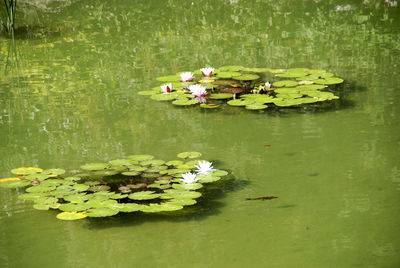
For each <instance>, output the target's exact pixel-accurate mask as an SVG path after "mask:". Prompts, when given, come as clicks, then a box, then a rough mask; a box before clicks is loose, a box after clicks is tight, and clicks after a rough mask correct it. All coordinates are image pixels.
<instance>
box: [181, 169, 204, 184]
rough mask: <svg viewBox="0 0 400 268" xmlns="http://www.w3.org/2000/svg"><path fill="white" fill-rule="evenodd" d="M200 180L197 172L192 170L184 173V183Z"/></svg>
mask: <svg viewBox="0 0 400 268" xmlns="http://www.w3.org/2000/svg"><path fill="white" fill-rule="evenodd" d="M198 180H200V179H199V178H196V174H195V173H191V172H187V173H185V174H182V179H181V181H183V182H184V183H193V182H196V181H198Z"/></svg>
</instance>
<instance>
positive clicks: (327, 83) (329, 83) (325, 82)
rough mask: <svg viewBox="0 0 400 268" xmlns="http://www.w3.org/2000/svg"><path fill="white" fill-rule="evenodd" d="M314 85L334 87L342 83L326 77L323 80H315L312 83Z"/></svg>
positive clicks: (334, 78) (337, 79)
mask: <svg viewBox="0 0 400 268" xmlns="http://www.w3.org/2000/svg"><path fill="white" fill-rule="evenodd" d="M314 82H315V83H316V84H323V85H334V84H341V83H343V79H341V78H338V77H326V78H325V79H317V80H315V81H314Z"/></svg>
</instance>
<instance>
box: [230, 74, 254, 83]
mask: <svg viewBox="0 0 400 268" xmlns="http://www.w3.org/2000/svg"><path fill="white" fill-rule="evenodd" d="M232 78H233V79H235V80H240V81H251V80H257V79H259V78H260V76H258V75H256V74H242V75H238V76H233V77H232Z"/></svg>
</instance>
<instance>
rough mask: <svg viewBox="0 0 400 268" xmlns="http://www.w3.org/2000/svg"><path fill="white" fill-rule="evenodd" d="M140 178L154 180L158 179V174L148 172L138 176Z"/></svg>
mask: <svg viewBox="0 0 400 268" xmlns="http://www.w3.org/2000/svg"><path fill="white" fill-rule="evenodd" d="M140 176H141V177H143V178H148V179H154V178H158V177H160V174H159V173H150V172H145V173H142V174H140Z"/></svg>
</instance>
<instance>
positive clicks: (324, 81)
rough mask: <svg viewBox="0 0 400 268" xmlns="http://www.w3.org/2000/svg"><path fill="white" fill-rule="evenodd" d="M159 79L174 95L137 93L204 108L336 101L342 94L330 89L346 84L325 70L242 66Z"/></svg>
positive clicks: (175, 103) (301, 104) (155, 90)
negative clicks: (336, 93) (224, 103)
mask: <svg viewBox="0 0 400 268" xmlns="http://www.w3.org/2000/svg"><path fill="white" fill-rule="evenodd" d="M157 80H158V81H161V82H164V83H169V85H171V87H172V86H173V87H174V90H175V91H174V92H173V94H168V96H165V94H163V93H165V90H164V89H162V90H160V88H159V87H156V88H154V89H153V90H145V91H139V92H138V93H139V94H140V95H147V96H150V98H151V99H153V100H158V101H172V103H173V104H174V105H179V106H190V105H195V104H200V107H201V108H207V109H210V108H218V107H219V106H220V104H221V103H223V102H224V100H227V102H226V103H227V104H228V105H230V106H243V107H245V108H246V109H249V110H261V109H266V108H268V107H278V108H279V107H289V106H293V107H297V106H303V105H308V104H310V103H314V104H315V103H320V102H327V101H332V100H336V99H338V98H339V97H338V96H336V95H335V94H334V93H333V92H331V89H332V86H333V85H337V84H341V83H343V79H341V78H338V77H334V74H333V73H329V72H327V71H325V70H319V69H308V68H292V69H270V68H245V67H242V66H223V67H221V68H219V69H214V68H201V69H200V70H196V71H194V72H193V73H192V72H183V73H178V74H176V75H169V76H162V77H158V78H157ZM329 86H330V87H331V88H329ZM162 87H163V86H162Z"/></svg>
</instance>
